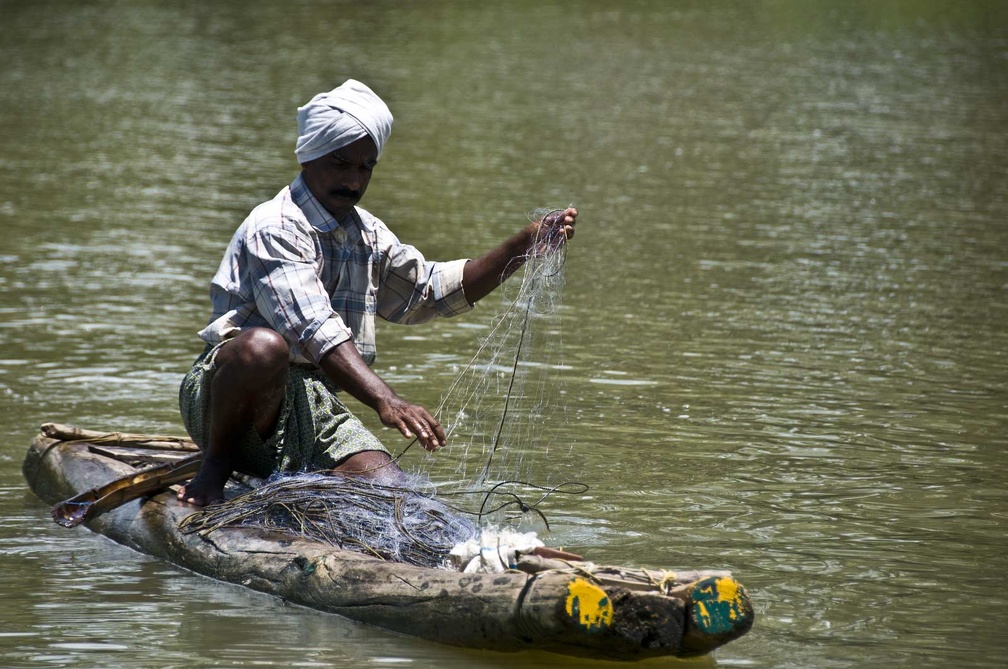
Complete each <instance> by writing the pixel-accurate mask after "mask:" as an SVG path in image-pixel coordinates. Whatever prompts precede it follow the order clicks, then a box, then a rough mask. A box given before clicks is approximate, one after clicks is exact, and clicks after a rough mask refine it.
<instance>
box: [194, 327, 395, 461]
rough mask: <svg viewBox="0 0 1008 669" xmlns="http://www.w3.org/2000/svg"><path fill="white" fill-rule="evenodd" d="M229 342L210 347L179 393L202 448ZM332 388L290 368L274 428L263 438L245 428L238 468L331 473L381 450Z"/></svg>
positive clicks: (317, 375)
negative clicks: (219, 362) (220, 354)
mask: <svg viewBox="0 0 1008 669" xmlns="http://www.w3.org/2000/svg"><path fill="white" fill-rule="evenodd" d="M225 345H227V341H224V342H222V343H220V344H217V345H216V346H214V347H208V348H207V350H206V351H204V352H203V354H202V355H200V357H198V358H197V359H196V361H195V362H194V363H193V366H192V369H190V370H189V372H187V373H186V375H185V378H183V379H182V385H181V387H180V388H179V409H180V411H181V412H182V421H183V423H184V424H185V427H186V430H187V431H188V432H189V436H190V437H192V440H193V441H195V442H196V444H197V445H199V447H200V448H203V449H205V448H206V446H207V443H208V442H209V437H210V383H211V382H212V381H213V375H214V372H215V371H216V367H215V366H214V358H215V356H216V354H217V351H218V350H220V347H221V346H225ZM337 391H338V388H337V387H336V384H334V383H333V382H332V380H330V379H329V377H328V376H326V375H325V374H323V373H322V372H321V371H320V370H319V369H317V368H315V367H309V366H307V365H295V364H292V365H291V366H290V374H289V376H288V379H287V392H286V395H285V396H284V400H283V403H282V404H281V406H280V415H279V417H278V419H277V426H276V429H275V430H274V432H273V434H272V435H270V436H269V438H268V439H266V440H265V441H263V439H262V438H261V437H260V436H259V435H258V433H256V431H255V429H253V428H252V426H251V425H250V426H249V429H248V431H247V432H246V434H245V436H244V438H243V439H242V443H241V445H240V451H239V456H238V457H239V461H238V463H237V465H236V467H235V468H236V469H238V470H240V471H244V472H247V473H249V474H253V475H255V476H261V477H267V476H269V475H271V474H273V473H274V472H306V471H320V470H328V469H332V468H333V467H335V466H336V465H338V464H339V463H340V462H342V461H343V460H345V459H346V458H348V457H350V456H351V455H354V454H355V453H360V452H362V451H383V452H385V453H388V449H386V448H385V446H383V445H382V443H381V442H380V441H379V440H378V438H377V437H376V436H374V435H373V434H372V433H371V432H370V431H369V430H368V429H367V428H366V427H364V424H363V423H361V422H360V419H358V418H357V417H356V416H354V415H353V414H352V413H351V412H350V410H349V409H347V407H346V406H345V405H344V404H343V403H342V402H340V400H339V398H338V397H337V396H336V393H337Z"/></svg>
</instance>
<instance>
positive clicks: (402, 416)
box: [377, 395, 448, 452]
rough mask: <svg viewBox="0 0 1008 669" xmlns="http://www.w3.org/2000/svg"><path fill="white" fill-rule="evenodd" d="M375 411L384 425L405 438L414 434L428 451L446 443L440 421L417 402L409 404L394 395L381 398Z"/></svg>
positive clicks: (410, 437) (409, 437)
mask: <svg viewBox="0 0 1008 669" xmlns="http://www.w3.org/2000/svg"><path fill="white" fill-rule="evenodd" d="M377 411H378V417H379V418H380V419H381V422H382V423H383V424H384V425H386V426H388V427H394V428H396V429H397V430H399V432H401V433H402V436H404V437H406V438H407V439H412V438H413V437H414V436H415V437H416V438H417V439H419V440H420V444H421V445H422V446H423V447H424V448H426V449H427V450H428V451H431V452H433V451H436V450H437V449H439V448H440V447H442V446H444V445H445V444H446V443H447V440H448V438H447V437H446V436H445V432H444V428H442V427H441V423H439V422H438V420H437V418H435V417H434V416H432V415H430V413H429V412H428V411H427V409H425V408H423V407H422V406H420V405H418V404H411V403H409V402H407V401H406V400H404V399H402V398H401V397H399V396H397V395H396V396H393V397H391V398H389V399H386V400H383V401H382V402H381V404H380V405H379V406H378V408H377Z"/></svg>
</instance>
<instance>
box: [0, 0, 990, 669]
mask: <svg viewBox="0 0 1008 669" xmlns="http://www.w3.org/2000/svg"><path fill="white" fill-rule="evenodd" d="M0 17H2V18H0V20H2V23H3V27H4V31H3V32H4V37H3V40H0V172H2V174H3V178H2V179H0V232H2V234H0V435H2V436H3V439H2V441H0V593H2V599H3V605H2V606H0V666H3V667H180V668H183V667H235V666H243V667H245V666H282V667H328V666H340V667H361V666H387V665H395V666H413V667H501V668H505V667H507V668H511V667H575V666H588V667H595V666H598V667H602V666H610V665H608V664H606V663H602V662H596V661H592V660H588V659H578V660H569V659H564V658H562V657H558V656H552V655H546V654H529V653H520V654H497V653H487V652H476V651H467V650H459V649H455V648H450V647H446V646H441V645H438V644H433V643H429V642H425V641H419V640H416V639H411V638H408V637H403V636H398V635H394V634H389V633H385V632H383V631H381V630H377V629H373V628H369V627H365V626H362V625H358V624H355V623H351V622H348V621H346V620H344V619H342V618H339V617H336V616H331V615H325V614H320V613H316V612H313V611H309V610H304V609H300V608H297V607H292V606H285V605H284V604H283V603H282V602H280V601H278V600H275V599H272V598H269V597H266V596H263V595H259V594H256V593H252V592H249V591H246V590H242V589H240V588H237V587H234V586H230V585H225V584H221V583H217V582H215V581H211V580H208V579H205V578H202V577H199V576H195V575H193V574H190V573H188V572H185V571H183V570H180V569H177V568H175V567H173V566H171V565H168V564H165V563H162V562H160V561H157V560H154V559H150V558H147V557H145V556H142V555H138V554H136V553H134V552H132V551H130V550H128V549H125V548H122V547H120V546H117V545H115V544H112V543H111V542H109V541H107V540H105V539H103V538H101V537H97V536H95V535H92V534H91V533H89V532H88V531H86V530H84V529H78V530H64V529H61V528H58V527H57V526H56V525H54V524H53V523H52V522H51V521H50V520H49V516H48V509H47V507H46V506H45V505H43V504H42V503H40V502H39V501H38V500H37V499H36V498H35V497H34V496H33V495H32V494H31V493H30V492H29V491H28V489H27V486H26V484H25V481H24V480H23V478H22V476H21V471H20V466H21V461H22V458H23V456H24V453H25V449H26V447H27V446H28V444H29V442H30V441H31V438H32V437H33V436H34V435H35V433H36V432H37V430H38V426H39V424H40V423H43V422H46V421H56V422H63V423H72V424H77V425H81V426H84V427H91V428H95V429H109V430H122V431H130V432H155V433H180V432H182V427H181V421H180V419H179V418H178V415H177V407H176V392H177V386H178V382H179V380H180V378H181V375H182V374H183V372H184V371H185V369H186V368H187V367H188V365H189V363H190V362H191V360H192V359H193V357H195V355H196V354H197V353H198V352H199V351H200V350H201V345H200V342H199V341H198V340H197V338H196V336H195V332H196V331H197V330H198V329H200V328H201V327H202V326H203V325H204V323H205V321H206V318H207V316H208V314H209V301H208V299H207V286H208V282H209V279H210V277H211V275H212V273H213V271H214V269H215V267H216V265H217V263H218V262H219V259H220V256H221V253H222V251H223V248H224V246H225V244H226V243H227V240H228V239H229V237H230V235H231V233H232V232H233V230H234V229H235V227H236V226H237V225H238V224H239V223H240V222H241V220H242V219H243V218H244V216H245V214H246V213H247V212H248V211H249V210H250V209H251V208H252V207H253V206H255V205H256V204H257V203H259V202H260V201H262V200H265V199H268V198H270V197H272V196H273V194H274V193H276V191H278V190H279V189H280V188H281V187H283V186H284V185H285V184H286V183H288V182H289V181H290V180H291V179H292V178H293V176H294V175H295V174H296V170H297V165H296V162H295V160H294V155H293V147H294V141H295V138H296V129H295V123H294V112H295V109H296V107H297V106H298V105H299V104H303V103H304V102H305V101H307V100H308V99H309V98H310V97H311V96H312V95H313V94H314V93H317V92H319V91H322V90H327V89H329V88H331V87H333V86H335V85H336V84H338V83H340V82H342V81H343V80H344V79H346V78H348V77H354V78H357V79H361V80H363V81H365V82H367V83H369V84H370V85H371V86H373V87H374V88H375V89H376V90H377V91H378V92H379V93H380V94H382V96H383V97H384V98H385V99H386V101H387V102H388V104H389V106H390V107H391V109H392V111H393V113H394V114H395V116H396V125H395V129H394V131H393V133H392V137H391V140H390V142H389V144H388V146H387V147H386V150H385V153H384V154H383V156H382V161H381V164H380V165H379V167H378V169H377V170H376V172H375V177H374V180H373V182H372V185H371V187H370V189H369V191H368V194H367V196H366V198H365V200H364V202H363V203H362V204H363V205H364V206H366V207H367V208H368V209H369V210H371V211H372V212H374V213H375V214H376V215H378V216H379V217H380V218H382V219H383V220H385V221H386V222H388V223H389V224H390V226H391V227H392V228H393V229H394V230H395V231H396V232H397V233H398V234H399V236H400V237H401V238H402V239H404V240H406V241H409V242H411V243H414V244H416V245H417V246H419V247H420V248H421V249H422V250H424V252H425V253H426V254H427V255H428V256H429V257H434V258H445V259H448V258H455V257H463V256H472V255H475V254H478V253H480V252H481V251H483V250H485V249H486V248H488V247H489V246H490V245H491V244H493V243H494V242H496V241H498V240H500V239H503V238H504V237H505V236H506V235H508V234H510V233H512V232H513V231H515V230H516V229H517V228H518V227H519V226H520V225H521V224H522V223H523V221H524V216H525V212H526V211H529V210H531V209H534V208H536V207H542V206H564V205H566V204H568V203H574V204H576V205H577V206H578V207H579V208H580V210H581V217H580V219H579V227H578V234H577V238H576V239H575V240H574V242H573V243H572V244H571V247H570V250H569V253H568V256H567V261H566V265H565V269H564V271H565V279H566V287H565V289H564V301H563V306H562V308H561V309H560V312H559V319H558V321H559V324H560V325H561V326H562V346H563V349H562V354H563V366H562V368H561V369H562V370H563V378H562V381H563V386H564V391H565V392H564V394H563V402H562V404H563V420H562V427H563V430H562V437H561V438H562V440H563V441H564V443H565V444H570V445H571V446H572V449H571V450H570V454H569V455H567V454H566V453H567V452H566V451H564V453H565V455H564V460H565V464H567V465H569V466H570V467H571V468H572V469H573V470H574V471H575V473H576V478H577V480H579V481H582V482H584V483H585V484H587V485H588V486H589V487H590V489H589V491H588V492H587V493H585V494H583V495H577V496H567V497H563V498H559V499H556V500H555V503H554V504H553V506H552V507H550V506H547V509H546V510H547V512H548V513H550V514H551V516H550V517H551V522H552V526H553V532H554V534H555V536H554V537H552V538H550V541H552V542H554V543H557V544H562V545H564V546H565V547H567V548H570V549H572V550H577V551H579V552H582V553H584V554H586V555H589V556H590V557H591V558H592V559H593V560H594V561H596V562H600V563H616V564H630V565H644V566H653V567H666V566H668V567H673V566H678V567H696V568H707V567H710V568H723V569H731V570H732V571H733V572H734V574H735V576H736V577H737V578H738V579H739V580H740V581H741V582H742V583H744V584H745V585H746V586H747V588H748V589H749V591H750V594H751V596H752V598H753V601H754V602H755V606H756V612H757V619H756V625H755V627H754V628H753V630H752V631H751V632H750V634H749V635H748V636H746V637H744V638H743V639H741V640H739V641H737V642H734V643H732V644H730V645H728V646H726V647H725V648H723V649H721V650H719V651H718V652H717V653H715V654H714V656H712V657H708V658H701V659H698V660H690V661H678V660H668V661H649V662H645V663H642V664H641V665H640V666H648V667H650V666H661V667H666V666H668V667H680V666H682V667H694V666H697V667H708V666H724V667H823V668H833V667H918V668H923V667H999V666H1005V664H1008V659H1006V657H1005V654H1006V652H1008V635H1006V634H1005V633H1004V632H1003V631H999V630H1000V625H1001V624H1004V623H1005V621H1006V620H1008V602H1006V594H1005V586H1006V584H1008V583H1006V577H1005V574H1006V571H1008V559H1006V552H1008V532H1006V525H1008V454H1006V450H1005V446H1006V442H1008V132H1006V130H1008V5H1005V4H1004V3H999V2H994V1H992V2H937V1H924V0H922V1H920V2H910V1H906V2H888V1H874V2H812V1H809V2H802V1H799V0H793V1H765V2H713V3H707V2H673V1H669V2H659V1H652V2H601V1H600V2H560V1H557V0H539V1H537V2H527V1H520V2H487V3H477V2H471V3H467V2H438V1H431V2H370V3H363V2H362V3H350V2H329V3H327V2H321V1H313V0H300V1H297V2H276V3H269V2H260V1H258V0H255V1H250V2H214V3H209V2H207V3H198V2H157V1H152V0H138V1H136V2H125V1H123V2H98V1H95V2H73V3H71V2H48V1H46V2H16V1H13V0H0ZM500 305H501V303H500V302H499V301H495V300H494V299H492V298H490V299H488V300H487V303H486V304H481V305H480V306H479V308H478V309H476V310H475V311H474V312H473V313H471V314H467V315H466V316H463V317H461V318H460V319H456V320H452V321H444V322H439V323H436V324H434V325H432V326H430V327H423V328H419V329H407V328H400V327H396V326H391V325H387V324H385V325H382V324H380V326H379V327H380V330H379V359H378V362H377V364H376V369H377V370H378V371H379V372H380V373H381V374H383V375H384V376H385V377H386V378H387V379H388V380H389V381H390V382H391V383H392V384H393V385H394V386H395V387H396V388H397V389H398V390H399V391H400V393H402V394H404V395H406V396H408V397H410V398H412V399H414V400H415V401H418V402H421V403H423V404H425V405H436V404H437V403H438V401H439V398H440V397H441V395H442V393H443V392H444V391H445V388H446V386H447V383H448V382H449V381H450V379H451V377H452V375H453V373H454V371H455V370H456V369H457V366H458V364H459V362H460V361H464V360H467V359H468V358H469V356H470V355H472V352H473V351H474V349H475V348H476V346H477V343H478V336H479V334H480V333H481V332H483V331H485V328H486V326H487V324H488V323H489V322H490V319H491V318H492V317H493V315H494V314H495V313H496V312H497V311H498V310H499V309H500V308H501V306H500ZM365 418H366V419H367V420H369V421H370V422H369V424H371V425H373V426H374V425H376V422H375V421H374V420H373V418H371V417H365ZM381 434H382V436H383V438H387V439H389V440H390V442H392V443H395V444H398V441H397V440H396V438H395V436H393V435H392V434H391V433H390V432H387V431H385V432H382V433H381ZM442 457H449V455H448V454H445V455H443V456H442ZM616 666H620V665H616Z"/></svg>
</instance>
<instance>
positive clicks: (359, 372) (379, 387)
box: [319, 340, 447, 451]
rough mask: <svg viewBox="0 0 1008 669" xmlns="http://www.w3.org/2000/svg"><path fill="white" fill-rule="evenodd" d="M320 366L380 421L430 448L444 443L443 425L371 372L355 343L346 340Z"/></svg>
mask: <svg viewBox="0 0 1008 669" xmlns="http://www.w3.org/2000/svg"><path fill="white" fill-rule="evenodd" d="M319 367H320V368H321V369H322V371H323V372H325V373H326V374H327V375H329V377H330V378H331V379H332V380H333V381H335V382H336V383H337V384H338V385H339V387H340V388H342V389H343V390H345V391H346V392H348V393H350V394H351V395H353V396H354V397H355V398H357V399H358V400H360V401H361V402H363V403H364V404H366V405H367V406H369V407H371V408H372V409H374V411H375V413H377V414H378V418H379V419H381V422H382V423H383V424H384V425H386V426H388V427H394V428H396V429H397V430H399V432H401V433H402V435H403V436H404V437H406V438H407V439H411V438H412V437H414V436H416V437H417V438H418V439H419V440H420V443H421V444H422V445H423V447H424V448H426V449H427V450H428V451H433V450H436V449H437V448H439V447H441V446H444V445H445V442H446V441H447V438H446V437H445V432H444V428H442V427H441V423H439V422H438V420H437V419H436V418H434V416H432V415H431V414H430V413H429V412H428V411H427V409H425V408H423V407H422V406H419V405H417V404H412V403H410V402H407V401H406V400H404V399H403V398H401V397H399V395H397V394H396V392H395V391H394V390H392V388H391V386H389V385H388V384H387V383H385V381H384V380H383V379H382V378H381V377H380V376H378V375H377V374H375V373H374V371H372V369H371V368H370V367H368V366H367V363H366V362H364V359H363V358H362V357H361V355H360V353H359V352H358V351H357V347H356V346H354V344H353V342H352V341H350V340H347V341H345V342H343V343H342V344H340V345H339V346H336V347H335V348H333V349H332V350H331V351H329V352H328V353H326V354H325V355H324V356H322V359H321V360H320V361H319Z"/></svg>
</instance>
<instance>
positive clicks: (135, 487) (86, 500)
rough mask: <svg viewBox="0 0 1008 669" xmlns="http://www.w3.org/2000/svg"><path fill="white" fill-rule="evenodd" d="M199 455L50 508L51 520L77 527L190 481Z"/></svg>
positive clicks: (121, 480) (80, 495)
mask: <svg viewBox="0 0 1008 669" xmlns="http://www.w3.org/2000/svg"><path fill="white" fill-rule="evenodd" d="M202 460H203V454H202V453H193V454H192V455H190V456H188V457H185V458H183V459H181V460H177V461H175V462H169V463H167V464H163V465H157V466H155V467H151V468H149V469H144V470H143V471H140V472H137V473H135V474H128V475H126V476H123V477H122V478H119V479H116V480H115V481H112V482H111V483H106V484H105V485H103V486H100V487H98V488H92V489H91V490H86V491H85V492H82V493H81V494H79V495H76V496H75V497H71V498H70V499H68V500H65V501H63V502H60V503H59V504H57V505H55V506H54V507H53V508H52V517H53V520H55V521H56V522H57V523H59V524H60V525H62V526H63V527H77V526H78V525H80V524H81V523H84V522H87V521H89V520H91V519H92V518H96V517H98V516H100V515H101V514H103V513H105V512H106V511H111V510H112V509H115V508H116V507H119V506H122V505H123V504H125V503H127V502H131V501H133V500H134V499H137V498H139V497H143V496H144V495H149V494H151V493H154V492H157V491H159V490H163V489H164V488H167V487H168V486H170V485H173V484H175V483H180V482H182V481H186V480H188V479H191V478H192V477H193V476H195V475H196V472H197V471H199V467H200V463H201V462H202Z"/></svg>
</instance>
